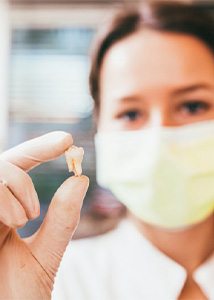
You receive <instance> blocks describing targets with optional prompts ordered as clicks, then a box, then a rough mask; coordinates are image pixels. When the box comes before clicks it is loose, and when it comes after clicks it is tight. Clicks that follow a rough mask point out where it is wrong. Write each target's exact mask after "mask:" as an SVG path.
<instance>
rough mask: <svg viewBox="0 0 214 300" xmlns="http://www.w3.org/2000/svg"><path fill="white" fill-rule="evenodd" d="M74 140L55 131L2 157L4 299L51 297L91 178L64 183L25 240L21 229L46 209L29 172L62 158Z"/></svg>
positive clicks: (0, 279) (0, 288)
mask: <svg viewBox="0 0 214 300" xmlns="http://www.w3.org/2000/svg"><path fill="white" fill-rule="evenodd" d="M72 143H73V140H72V137H71V136H70V135H69V134H67V133H64V132H52V133H49V134H47V135H44V136H42V137H39V138H36V139H33V140H31V141H28V142H26V143H24V144H21V145H19V146H17V147H15V148H13V149H11V150H9V151H7V152H5V153H3V154H2V155H0V299H4V300H14V299H17V300H46V299H50V298H51V291H52V288H53V282H54V277H55V275H56V272H57V269H58V266H59V264H60V261H61V259H62V256H63V253H64V251H65V248H66V246H67V244H68V242H69V240H70V239H71V237H72V234H73V233H74V231H75V229H76V226H77V224H78V220H79V215H80V210H81V207H82V202H83V198H84V196H85V193H86V191H87V188H88V178H87V177H85V176H81V177H74V176H72V177H70V178H68V179H67V180H66V181H65V182H64V183H63V184H62V185H61V187H60V188H59V189H58V190H57V192H56V193H55V195H54V197H53V200H52V202H51V204H50V207H49V210H48V212H47V215H46V217H45V219H44V222H43V224H42V226H41V227H40V229H39V230H38V232H36V233H35V234H34V235H33V236H32V237H30V238H28V239H24V240H23V239H21V238H20V237H19V235H18V234H17V233H16V229H17V228H19V227H21V226H23V225H25V223H26V222H27V221H28V220H30V219H34V218H36V217H38V215H39V211H40V205H39V200H38V197H37V194H36V191H35V189H34V186H33V183H32V181H31V179H30V177H29V175H28V174H27V173H26V172H27V171H29V170H30V169H32V168H34V167H36V166H38V165H39V164H41V163H43V162H46V161H49V160H52V159H55V158H56V157H58V156H60V155H61V154H63V153H64V151H65V150H66V149H68V148H69V147H70V146H71V145H72Z"/></svg>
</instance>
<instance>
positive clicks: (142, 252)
mask: <svg viewBox="0 0 214 300" xmlns="http://www.w3.org/2000/svg"><path fill="white" fill-rule="evenodd" d="M120 226H122V227H123V229H124V230H122V231H123V232H124V239H126V241H127V243H126V244H127V247H126V248H125V249H124V252H127V251H128V252H130V251H131V252H132V251H133V252H132V253H133V256H132V258H133V259H132V261H131V262H128V266H129V264H133V267H134V265H135V266H138V267H137V269H138V270H140V273H139V272H138V273H139V274H136V275H137V276H136V278H135V279H134V280H136V281H138V283H137V282H136V286H139V282H141V283H142V285H145V284H146V285H147V286H148V287H151V288H150V289H149V293H150V294H149V295H148V299H161V300H162V299H165V300H168V299H177V298H178V297H179V295H180V293H181V291H182V289H183V286H184V284H185V281H186V277H187V273H186V270H185V268H183V267H182V266H181V265H179V264H178V263H176V262H175V261H174V260H172V259H170V258H169V257H168V256H166V255H165V254H164V253H162V252H161V251H159V250H158V249H157V248H156V247H155V246H153V245H152V244H151V243H150V242H149V241H148V240H147V239H146V238H144V237H143V235H142V234H141V233H140V232H139V231H138V230H137V229H136V227H135V226H134V224H132V223H131V222H130V221H124V222H122V223H121V225H120ZM121 229H122V228H121ZM124 257H126V256H125V255H124ZM127 257H130V255H128V256H127ZM123 266H124V267H125V266H126V267H128V266H127V263H125V264H123ZM123 266H122V265H121V268H122V267H123ZM130 268H131V266H130ZM120 271H121V269H120ZM124 271H125V270H124ZM126 272H127V270H126ZM194 279H195V281H196V282H197V284H198V285H199V287H200V288H201V290H202V291H203V292H204V294H205V295H206V296H207V297H208V299H214V255H212V257H210V258H209V259H208V260H207V261H206V262H205V263H204V264H203V265H201V266H200V267H199V268H198V269H197V270H196V271H195V273H194ZM130 280H131V278H130Z"/></svg>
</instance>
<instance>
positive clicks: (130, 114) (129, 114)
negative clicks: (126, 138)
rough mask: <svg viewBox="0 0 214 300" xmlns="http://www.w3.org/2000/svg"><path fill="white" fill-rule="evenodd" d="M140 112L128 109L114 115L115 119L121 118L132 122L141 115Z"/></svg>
mask: <svg viewBox="0 0 214 300" xmlns="http://www.w3.org/2000/svg"><path fill="white" fill-rule="evenodd" d="M141 115H142V113H140V112H139V111H138V110H128V111H125V112H122V113H120V114H118V115H117V116H116V118H117V119H122V120H125V121H129V122H134V121H136V120H138V119H139V118H140V117H141Z"/></svg>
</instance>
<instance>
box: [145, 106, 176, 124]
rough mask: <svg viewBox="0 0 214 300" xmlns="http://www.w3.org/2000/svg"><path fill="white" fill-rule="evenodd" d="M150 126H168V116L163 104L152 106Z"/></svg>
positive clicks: (169, 122)
mask: <svg viewBox="0 0 214 300" xmlns="http://www.w3.org/2000/svg"><path fill="white" fill-rule="evenodd" d="M149 123H150V126H151V127H156V126H170V125H171V121H170V116H169V113H168V110H167V108H166V107H165V106H161V107H160V106H158V105H156V106H154V107H153V108H152V109H151V112H150V122H149Z"/></svg>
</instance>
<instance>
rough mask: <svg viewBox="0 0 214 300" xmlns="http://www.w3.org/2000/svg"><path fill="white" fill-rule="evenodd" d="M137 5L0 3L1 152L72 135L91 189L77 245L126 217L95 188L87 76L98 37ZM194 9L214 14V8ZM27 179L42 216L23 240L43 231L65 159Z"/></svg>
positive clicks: (44, 0)
mask: <svg viewBox="0 0 214 300" xmlns="http://www.w3.org/2000/svg"><path fill="white" fill-rule="evenodd" d="M172 1H173V0H172ZM135 2H139V1H128V0H127V1H119V0H118V1H117V0H76V1H75V0H61V1H57V0H11V1H9V0H8V1H7V0H0V20H1V26H0V40H1V47H0V70H1V71H0V103H1V108H0V151H3V150H4V149H7V148H9V147H12V146H14V145H17V144H19V143H20V142H23V141H25V140H27V139H31V138H34V137H37V136H39V135H42V134H44V133H47V132H50V131H53V130H65V131H68V132H70V133H72V135H73V137H74V141H75V144H76V145H77V146H82V147H84V149H85V157H84V163H83V169H84V174H86V175H87V176H89V177H90V182H91V184H90V189H89V192H88V194H87V196H86V200H85V202H84V207H83V211H82V218H81V222H80V225H79V227H78V230H77V232H76V235H75V237H76V238H82V237H85V236H90V235H96V234H100V233H103V232H105V231H106V230H109V229H111V228H113V227H114V226H115V224H116V223H117V222H118V220H119V219H120V218H121V217H122V216H123V215H124V214H125V209H124V208H123V207H122V206H121V205H120V204H119V203H118V202H117V201H116V199H114V198H113V196H112V195H111V194H109V193H108V192H107V191H104V190H102V189H100V188H99V187H98V186H97V185H96V180H95V152H94V144H93V136H94V133H95V124H94V122H93V100H92V99H91V97H90V94H89V89H88V74H89V67H90V59H89V53H90V49H91V44H92V41H93V39H94V36H95V34H96V31H97V30H98V29H99V28H100V26H102V24H104V23H105V22H106V21H107V20H108V19H109V18H110V17H111V16H112V14H113V13H114V12H115V11H116V10H117V9H119V8H120V6H121V5H124V3H125V4H135ZM189 2H190V1H189ZM195 2H196V3H197V5H200V6H201V9H209V10H210V11H213V12H214V1H200V2H197V1H195ZM30 175H31V177H32V179H33V182H34V184H35V186H36V190H37V192H38V195H39V198H40V200H41V216H40V217H39V218H38V219H36V220H35V221H33V222H29V224H27V226H25V228H23V229H21V230H20V233H21V235H22V236H28V235H29V234H31V233H33V232H34V231H35V230H36V229H37V228H38V227H39V226H40V224H41V222H42V219H43V217H44V214H45V212H46V210H47V207H48V205H49V203H50V200H51V198H52V196H53V194H54V192H55V190H56V189H57V187H58V186H59V185H60V184H61V183H62V182H63V181H64V180H65V179H66V178H67V177H68V176H69V173H68V171H67V167H66V164H65V160H64V158H63V157H62V158H60V159H58V160H56V161H53V162H50V163H46V164H44V165H42V166H40V167H38V168H36V169H35V170H33V171H31V173H30Z"/></svg>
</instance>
